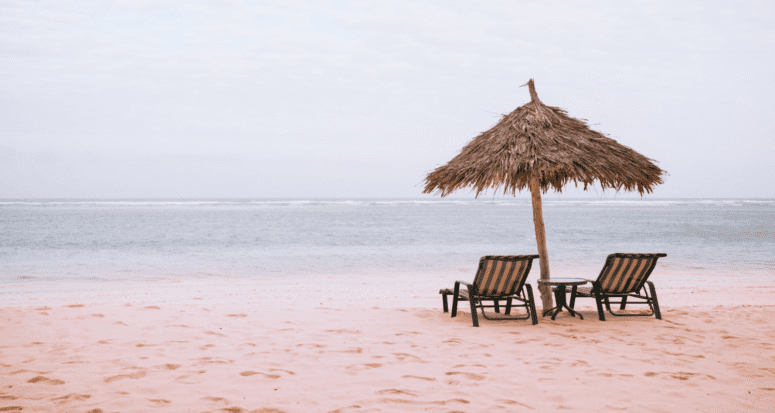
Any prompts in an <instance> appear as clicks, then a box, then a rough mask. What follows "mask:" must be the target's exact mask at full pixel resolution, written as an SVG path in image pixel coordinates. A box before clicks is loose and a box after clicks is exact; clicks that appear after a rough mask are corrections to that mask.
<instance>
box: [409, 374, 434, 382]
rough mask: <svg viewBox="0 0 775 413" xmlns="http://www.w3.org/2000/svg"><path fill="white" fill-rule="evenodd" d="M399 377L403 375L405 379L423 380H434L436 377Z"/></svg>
mask: <svg viewBox="0 0 775 413" xmlns="http://www.w3.org/2000/svg"><path fill="white" fill-rule="evenodd" d="M401 377H403V378H405V379H420V380H425V381H436V379H434V378H432V377H421V376H411V375H406V376H401Z"/></svg>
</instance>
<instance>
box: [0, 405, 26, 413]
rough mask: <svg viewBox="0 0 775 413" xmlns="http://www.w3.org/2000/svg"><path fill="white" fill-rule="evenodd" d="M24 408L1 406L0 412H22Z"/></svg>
mask: <svg viewBox="0 0 775 413" xmlns="http://www.w3.org/2000/svg"><path fill="white" fill-rule="evenodd" d="M22 409H24V407H22V406H8V407H0V412H20V411H21V410H22Z"/></svg>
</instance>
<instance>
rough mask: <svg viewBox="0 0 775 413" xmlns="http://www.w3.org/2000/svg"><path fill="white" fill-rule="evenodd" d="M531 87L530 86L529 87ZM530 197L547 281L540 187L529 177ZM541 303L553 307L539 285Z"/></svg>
mask: <svg viewBox="0 0 775 413" xmlns="http://www.w3.org/2000/svg"><path fill="white" fill-rule="evenodd" d="M531 86H532V85H531ZM528 185H529V186H530V195H531V197H532V200H533V224H534V225H535V228H536V244H537V245H538V262H539V264H540V266H541V279H542V280H548V279H549V255H548V254H547V252H546V230H545V229H544V212H543V207H542V206H541V186H540V184H539V183H538V178H537V177H536V176H532V175H531V176H530V181H529V184H528ZM538 291H540V292H541V303H542V304H543V307H544V311H546V310H548V309H550V308H552V307H554V305H553V304H552V289H551V287H549V286H548V285H544V286H542V285H539V286H538Z"/></svg>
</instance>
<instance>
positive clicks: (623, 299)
mask: <svg viewBox="0 0 775 413" xmlns="http://www.w3.org/2000/svg"><path fill="white" fill-rule="evenodd" d="M626 306H627V296H626V295H625V296H624V297H622V304H621V305H620V306H619V309H620V310H624V307H626Z"/></svg>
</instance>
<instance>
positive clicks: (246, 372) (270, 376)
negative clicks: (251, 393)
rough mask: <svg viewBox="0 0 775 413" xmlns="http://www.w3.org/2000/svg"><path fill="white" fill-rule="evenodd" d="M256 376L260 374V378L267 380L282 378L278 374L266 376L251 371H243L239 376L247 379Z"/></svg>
mask: <svg viewBox="0 0 775 413" xmlns="http://www.w3.org/2000/svg"><path fill="white" fill-rule="evenodd" d="M256 374H260V375H262V376H264V377H266V378H268V379H279V378H280V377H282V376H280V375H279V374H266V373H261V372H258V371H251V370H248V371H243V372H242V373H240V374H239V375H240V376H243V377H249V376H255V375H256Z"/></svg>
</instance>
